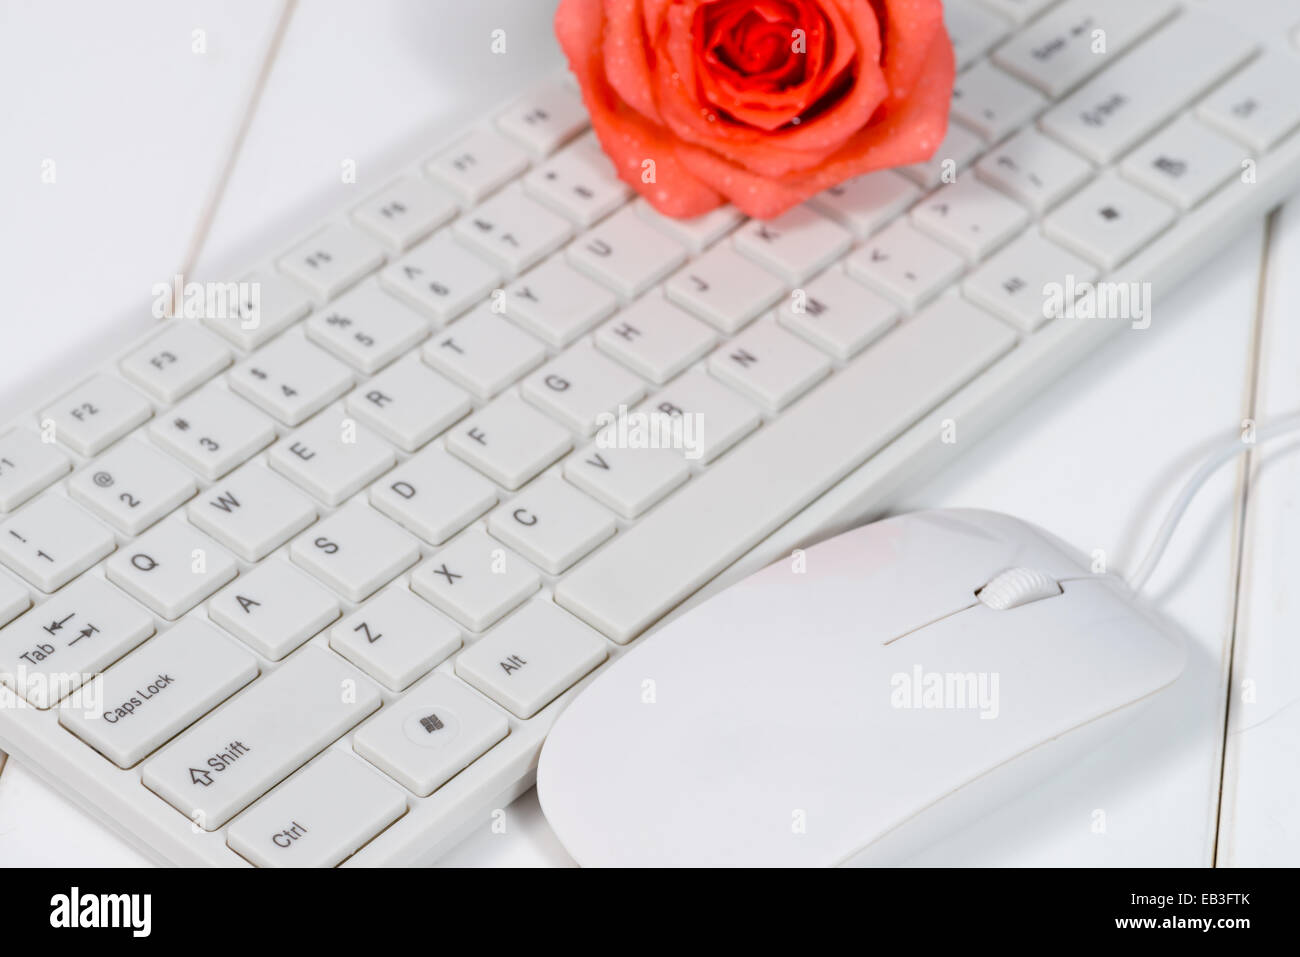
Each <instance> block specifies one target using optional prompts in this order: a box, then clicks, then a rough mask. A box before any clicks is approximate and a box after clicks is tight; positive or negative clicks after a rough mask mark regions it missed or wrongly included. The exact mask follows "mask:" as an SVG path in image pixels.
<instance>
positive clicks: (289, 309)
mask: <svg viewBox="0 0 1300 957" xmlns="http://www.w3.org/2000/svg"><path fill="white" fill-rule="evenodd" d="M245 288H246V289H247V291H248V293H249V295H248V296H247V297H244V298H239V299H237V301H235V302H233V303H232V306H231V308H229V309H227V310H226V311H224V312H223V313H222V314H220V315H208V316H204V318H203V321H204V322H205V323H207V325H208V327H209V328H211V329H214V330H215V331H217V332H219V333H221V335H223V336H225V337H226V338H227V339H229V340H230V341H231V342H233V343H234V344H235V345H237V346H239V348H241V349H243V350H245V351H247V350H250V349H256V348H257V347H258V346H260V345H262V343H264V342H267V341H269V340H270V339H272V338H273V337H274V336H278V335H279V334H280V333H282V332H284V330H286V329H288V328H289V327H290V326H292V325H293V324H294V323H295V322H297V321H298V320H299V319H301V318H302V317H303V316H305V315H307V313H309V312H311V297H310V296H309V295H308V294H307V292H306V290H304V289H303V288H302V287H301V286H299V285H298V284H297V283H295V282H293V281H292V280H290V279H288V278H287V277H285V276H281V275H278V274H276V273H272V272H263V271H259V272H254V273H251V274H250V275H248V276H246V277H245V278H244V279H243V280H242V281H241V282H240V283H239V285H238V286H237V287H236V289H239V290H242V289H245Z"/></svg>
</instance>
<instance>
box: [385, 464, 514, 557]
mask: <svg viewBox="0 0 1300 957" xmlns="http://www.w3.org/2000/svg"><path fill="white" fill-rule="evenodd" d="M496 503H497V490H496V486H494V485H493V484H492V483H491V482H489V481H488V480H487V479H485V478H484V477H483V476H482V475H480V474H479V473H478V472H475V471H474V470H473V469H472V468H470V467H469V466H468V465H466V464H465V463H463V462H460V461H458V460H457V459H455V458H453V457H452V456H450V455H448V454H447V453H446V452H445V451H443V450H442V449H438V448H430V449H425V450H424V451H423V452H421V453H420V454H419V455H416V456H413V457H412V458H409V459H407V460H406V461H405V462H403V463H402V464H401V465H399V466H397V468H395V469H393V471H392V472H390V473H389V474H388V475H387V476H386V477H385V479H384V481H382V482H376V483H375V484H374V485H372V486H370V504H371V505H373V506H374V507H375V508H377V509H379V511H381V512H383V513H384V514H385V515H387V516H388V517H389V518H391V519H392V520H393V521H394V522H396V523H397V524H398V525H401V526H402V527H403V528H405V529H406V530H407V531H410V532H414V533H415V534H416V535H418V536H420V538H422V539H424V540H425V541H426V542H428V543H429V544H431V545H441V544H442V543H443V542H445V541H446V540H447V539H449V538H451V536H453V535H455V534H456V533H457V532H459V531H460V530H461V529H462V528H464V527H465V526H466V525H468V524H469V523H470V522H472V521H474V519H476V518H478V517H479V516H480V515H482V514H483V513H484V512H486V511H487V510H488V509H490V508H491V507H492V506H493V505H495V504H496Z"/></svg>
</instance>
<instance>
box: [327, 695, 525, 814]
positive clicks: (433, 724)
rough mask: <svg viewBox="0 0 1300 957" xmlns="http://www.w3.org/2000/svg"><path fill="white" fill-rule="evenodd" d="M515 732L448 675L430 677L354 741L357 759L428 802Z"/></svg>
mask: <svg viewBox="0 0 1300 957" xmlns="http://www.w3.org/2000/svg"><path fill="white" fill-rule="evenodd" d="M509 733H510V722H509V721H507V720H506V717H505V715H503V714H502V713H501V712H499V711H497V710H496V709H495V708H493V707H492V706H491V705H489V704H488V703H487V702H485V701H483V700H482V699H481V698H479V697H478V696H477V695H475V694H474V692H472V691H470V690H469V689H468V688H466V687H464V686H463V685H461V684H459V683H457V682H456V681H453V680H452V679H451V678H449V677H447V676H446V675H430V676H429V677H428V678H427V679H426V680H424V681H422V682H420V684H419V685H418V686H417V687H415V688H412V689H411V690H410V692H409V693H408V694H407V695H406V696H405V697H404V698H402V700H401V701H399V702H398V703H397V704H395V705H393V706H392V707H389V708H385V709H384V710H383V712H382V713H381V714H377V715H375V716H374V717H373V718H371V719H370V720H369V721H367V722H366V723H365V724H363V725H362V726H361V727H360V728H358V729H357V733H356V734H355V735H353V736H352V747H353V749H355V750H356V752H357V754H359V755H361V756H362V757H363V758H365V759H366V760H367V761H369V762H371V763H372V764H374V765H375V766H376V767H378V768H380V769H381V770H383V771H384V773H385V774H387V775H389V776H390V777H392V778H393V779H394V780H396V781H398V782H400V783H401V784H402V785H404V786H405V787H407V788H409V789H410V790H412V791H414V792H415V793H416V794H418V795H419V796H420V797H427V796H429V795H430V794H432V793H433V792H434V791H436V790H438V788H440V787H442V786H443V785H444V784H446V783H447V782H448V781H450V780H451V779H452V778H453V777H454V776H455V775H457V774H459V773H460V772H461V771H463V770H464V769H465V768H466V767H468V766H469V765H470V764H472V763H473V762H474V761H476V760H478V759H479V758H480V757H482V756H483V755H484V754H486V753H487V751H488V750H489V749H490V748H491V747H492V746H493V745H494V744H496V743H497V742H498V741H500V740H501V739H503V738H504V737H505V736H506V735H507V734H509Z"/></svg>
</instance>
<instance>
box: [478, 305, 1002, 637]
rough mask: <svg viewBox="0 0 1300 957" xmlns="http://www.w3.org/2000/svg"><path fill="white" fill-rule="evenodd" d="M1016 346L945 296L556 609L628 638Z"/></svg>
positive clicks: (718, 470)
mask: <svg viewBox="0 0 1300 957" xmlns="http://www.w3.org/2000/svg"><path fill="white" fill-rule="evenodd" d="M1015 341H1016V336H1015V334H1014V333H1013V332H1012V331H1011V330H1010V329H1009V328H1007V327H1006V326H1005V325H1003V324H1002V323H1000V322H999V321H998V320H996V319H994V318H993V317H991V316H987V315H985V314H984V313H982V312H981V311H980V310H978V309H977V308H976V307H975V306H971V305H969V304H966V303H963V302H961V301H960V300H959V299H955V298H952V297H945V298H944V299H943V300H941V301H939V302H937V303H935V305H934V306H932V307H931V308H929V309H928V310H926V311H925V312H923V313H921V314H920V315H917V316H915V317H914V318H912V319H909V320H908V321H907V322H904V323H902V324H900V325H899V326H898V328H897V329H895V330H894V331H893V332H891V333H889V334H888V335H886V336H885V337H884V338H883V339H881V340H880V341H879V342H877V343H876V345H875V346H873V347H872V348H870V349H868V350H866V351H865V352H863V353H861V354H860V355H859V356H858V357H857V358H856V359H855V360H853V362H851V363H850V364H849V365H848V367H847V368H845V369H844V370H842V371H841V372H839V373H838V374H836V375H834V376H832V377H831V378H830V379H828V380H827V381H826V382H825V384H823V385H822V386H820V387H819V388H817V389H815V390H814V391H813V392H812V393H810V394H809V395H808V396H806V397H805V398H804V400H803V401H802V402H800V403H798V404H797V405H795V406H794V407H792V408H791V409H790V411H789V412H787V413H786V414H785V415H783V416H782V417H780V418H779V419H776V420H775V421H773V422H771V423H770V424H769V425H767V426H766V427H765V428H763V429H762V430H761V431H760V432H759V433H758V434H757V435H755V436H754V437H753V438H751V439H750V440H749V441H747V442H746V443H745V444H744V445H742V446H741V447H740V448H738V449H736V450H735V451H734V452H732V453H731V454H730V455H729V456H728V457H727V458H726V459H724V460H723V461H721V462H719V463H718V464H716V465H714V466H712V467H711V468H709V469H708V470H707V471H705V472H704V473H703V474H702V475H698V476H696V477H694V478H693V479H691V481H690V482H688V483H687V484H686V485H685V486H683V487H682V489H681V490H680V491H678V492H677V493H676V494H675V495H673V496H672V497H671V498H669V499H668V500H667V501H666V502H664V503H663V504H662V505H660V506H659V507H658V508H657V509H655V511H654V512H653V513H652V514H651V515H647V516H646V517H645V518H644V519H642V520H641V521H640V522H638V523H637V524H636V525H633V526H632V527H631V528H628V529H625V530H624V531H623V532H621V533H620V534H619V535H616V536H615V537H614V538H613V539H612V540H611V541H610V542H609V543H608V544H606V545H605V546H604V547H603V548H602V549H601V552H600V560H599V561H590V562H584V563H583V564H581V565H579V566H578V567H577V568H575V569H574V570H573V571H571V572H569V573H568V575H567V577H565V578H563V579H561V580H560V582H559V584H558V585H557V586H556V589H555V595H556V601H557V602H558V603H559V604H560V605H561V606H562V607H564V608H567V609H569V610H570V611H572V612H574V614H576V615H578V616H579V617H580V618H582V619H583V620H584V621H586V622H588V623H589V624H591V625H593V626H594V627H596V628H598V629H599V630H600V631H601V632H603V633H604V634H605V635H607V636H608V637H610V638H612V639H614V640H615V641H618V642H627V641H629V640H631V639H632V638H633V637H635V636H636V635H638V634H640V633H641V632H642V631H644V630H645V629H646V628H647V627H648V626H649V625H650V624H651V623H652V622H654V621H656V620H657V619H659V618H660V617H661V616H663V614H664V613H665V612H667V611H668V610H669V609H670V608H672V607H674V606H676V605H677V604H679V603H680V602H681V601H682V600H683V599H685V598H686V597H687V596H688V595H690V594H691V593H692V592H694V591H696V590H697V589H698V588H700V586H701V585H703V584H704V583H705V582H706V581H707V580H709V579H710V578H712V577H713V576H714V575H716V574H717V573H718V572H719V571H721V570H722V569H723V568H725V567H727V566H728V565H730V564H731V563H732V562H734V561H735V560H736V559H737V558H739V557H740V556H741V555H743V554H744V553H745V552H747V551H749V550H750V549H751V548H752V547H753V546H754V545H755V544H757V543H758V542H760V541H762V539H763V538H765V537H766V536H767V535H769V534H770V533H771V532H772V531H773V530H774V529H776V528H777V527H779V526H780V525H782V524H783V523H785V522H786V521H787V520H789V518H790V517H791V516H792V515H794V514H795V513H796V512H798V511H799V510H800V509H802V508H804V507H805V506H806V505H807V504H808V503H809V502H811V501H812V500H813V499H815V498H816V497H817V496H819V495H821V494H822V493H823V492H824V491H825V490H826V489H827V488H829V487H830V486H831V485H833V484H834V483H835V482H836V481H838V479H839V478H840V477H842V476H844V475H847V474H848V473H849V472H851V471H852V470H853V469H854V468H856V467H857V466H858V465H860V464H861V463H862V462H863V461H864V460H865V459H866V458H867V457H868V456H870V455H872V454H873V453H874V452H875V451H877V450H878V449H879V448H881V447H882V446H884V445H885V444H886V443H887V442H889V441H891V440H892V439H893V438H894V437H896V436H897V435H898V434H899V433H901V432H902V431H903V430H904V429H906V428H907V427H908V426H910V425H911V424H912V423H914V422H916V421H917V420H918V419H919V418H920V417H921V416H923V415H924V414H925V413H926V412H928V411H929V410H931V409H933V408H934V407H935V406H936V405H937V404H938V403H940V402H942V401H943V399H944V398H945V397H947V396H948V395H950V394H951V393H952V392H953V391H955V390H956V389H958V388H960V387H961V386H962V385H963V384H965V383H966V382H968V381H970V379H971V378H973V377H974V376H975V375H977V374H979V373H980V372H982V371H983V370H984V369H986V368H988V367H989V366H990V365H991V364H992V363H993V362H994V361H996V360H997V359H998V357H999V356H1001V355H1003V354H1004V353H1006V352H1007V351H1008V350H1010V349H1011V348H1012V347H1013V345H1014V344H1015ZM684 378H685V377H684ZM849 409H851V410H852V415H846V414H845V410H849ZM828 423H834V425H835V429H836V435H837V441H835V442H827V441H826V428H827V425H828ZM756 476H762V479H761V480H756V478H755V477H756ZM683 542H689V543H690V547H689V548H683V547H682V543H683ZM524 657H525V658H527V657H528V656H527V655H526V654H525V655H524ZM461 660H462V661H463V660H464V657H463V656H462V658H461Z"/></svg>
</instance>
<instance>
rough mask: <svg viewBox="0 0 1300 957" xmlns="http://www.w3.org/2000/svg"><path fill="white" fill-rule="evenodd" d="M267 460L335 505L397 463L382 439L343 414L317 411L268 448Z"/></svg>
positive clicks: (295, 481)
mask: <svg viewBox="0 0 1300 957" xmlns="http://www.w3.org/2000/svg"><path fill="white" fill-rule="evenodd" d="M266 462H267V464H268V465H270V466H271V468H273V469H275V471H277V472H279V473H280V474H281V475H283V476H284V477H285V478H287V479H289V480H290V481H291V482H293V483H294V484H295V485H297V486H298V487H299V488H303V489H306V490H307V491H308V492H310V493H311V494H312V495H314V496H316V498H318V499H320V500H321V501H322V502H324V503H325V504H326V505H339V504H341V503H342V502H344V501H345V500H346V499H348V498H350V497H351V496H352V494H353V493H354V492H356V491H357V490H358V489H360V488H362V487H363V486H366V485H368V484H370V482H371V481H373V480H374V479H376V478H378V477H379V476H380V475H383V474H384V473H385V472H387V471H388V470H389V469H390V468H392V467H393V466H394V465H395V464H396V463H397V455H396V454H395V453H394V452H393V450H392V448H390V447H389V445H388V444H387V443H386V442H384V440H383V439H381V438H379V436H377V435H375V434H374V433H373V432H371V431H370V430H369V429H367V428H365V427H364V426H360V425H357V424H356V422H354V421H352V420H351V419H348V418H345V417H344V416H335V415H333V414H331V413H326V414H325V415H321V416H317V417H316V418H315V419H313V420H312V421H311V422H308V423H307V424H306V425H304V426H303V427H302V428H300V429H298V430H297V431H296V432H291V433H289V434H288V435H286V436H285V437H284V438H283V439H281V440H280V441H279V442H278V443H276V444H275V445H274V446H272V447H271V451H270V452H268V453H267V456H266Z"/></svg>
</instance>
